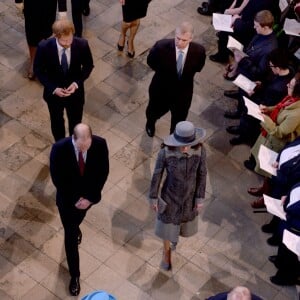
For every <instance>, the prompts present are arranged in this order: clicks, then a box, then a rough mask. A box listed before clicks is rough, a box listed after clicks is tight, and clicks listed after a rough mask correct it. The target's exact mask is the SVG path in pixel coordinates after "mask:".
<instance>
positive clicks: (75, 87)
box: [65, 82, 77, 95]
mask: <svg viewBox="0 0 300 300" xmlns="http://www.w3.org/2000/svg"><path fill="white" fill-rule="evenodd" d="M76 90H77V85H76V83H74V82H73V83H71V84H70V85H69V87H68V88H66V89H65V91H66V92H68V93H69V95H71V94H73V93H74V92H75V91H76Z"/></svg>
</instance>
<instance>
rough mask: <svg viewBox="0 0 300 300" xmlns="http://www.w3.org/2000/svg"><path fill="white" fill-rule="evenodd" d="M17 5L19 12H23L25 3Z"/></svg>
mask: <svg viewBox="0 0 300 300" xmlns="http://www.w3.org/2000/svg"><path fill="white" fill-rule="evenodd" d="M15 5H16V8H17V9H18V10H20V11H21V12H23V9H24V4H23V2H21V3H16V4H15Z"/></svg>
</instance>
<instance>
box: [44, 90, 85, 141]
mask: <svg viewBox="0 0 300 300" xmlns="http://www.w3.org/2000/svg"><path fill="white" fill-rule="evenodd" d="M47 105H48V110H49V113H50V122H51V131H52V134H53V136H54V139H55V141H58V140H60V139H62V138H65V136H66V130H65V120H64V110H65V109H66V113H67V117H68V123H69V134H70V136H71V135H72V134H73V130H74V127H75V126H76V125H77V124H78V123H81V120H82V114H83V100H82V99H79V98H77V97H72V96H69V97H66V98H65V99H64V98H60V97H57V96H53V97H51V99H48V100H47Z"/></svg>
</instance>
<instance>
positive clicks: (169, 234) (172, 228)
mask: <svg viewBox="0 0 300 300" xmlns="http://www.w3.org/2000/svg"><path fill="white" fill-rule="evenodd" d="M198 218H199V216H197V217H196V218H195V219H194V220H192V221H189V222H186V223H181V224H180V225H175V224H172V223H167V224H166V223H163V222H162V221H161V220H158V219H156V222H155V234H156V235H157V236H158V237H160V238H161V239H163V240H168V241H171V242H172V243H178V238H179V235H181V236H183V237H190V236H192V235H194V234H196V233H197V232H198Z"/></svg>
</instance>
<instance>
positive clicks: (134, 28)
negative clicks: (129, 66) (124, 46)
mask: <svg viewBox="0 0 300 300" xmlns="http://www.w3.org/2000/svg"><path fill="white" fill-rule="evenodd" d="M139 26H140V19H137V20H134V21H132V22H131V23H130V34H129V37H128V53H129V54H131V55H128V56H130V57H131V56H132V57H133V56H134V53H135V50H134V44H133V41H134V38H135V35H136V33H137V31H138V29H139Z"/></svg>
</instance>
